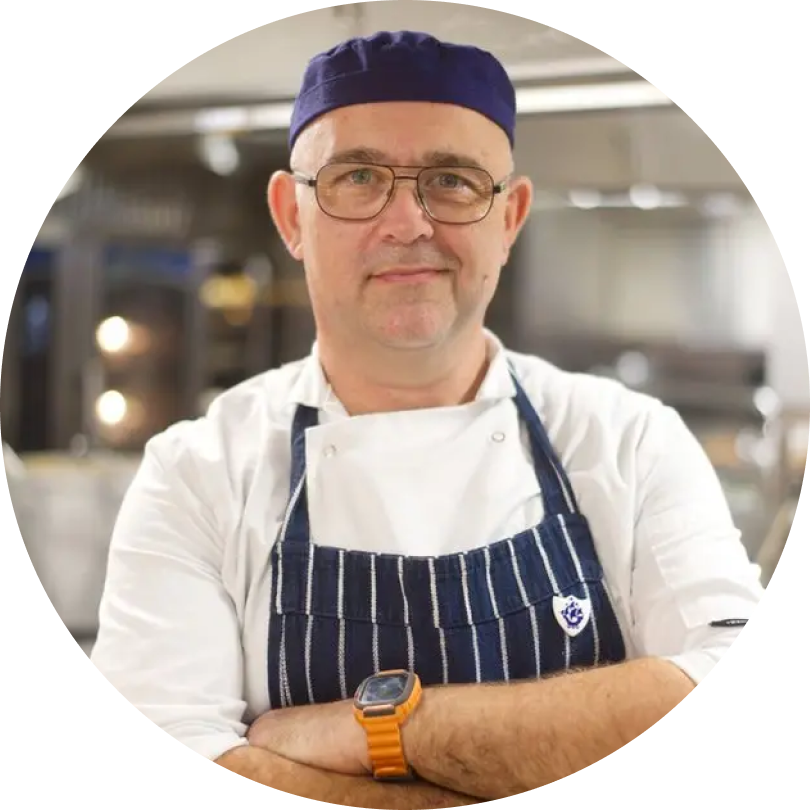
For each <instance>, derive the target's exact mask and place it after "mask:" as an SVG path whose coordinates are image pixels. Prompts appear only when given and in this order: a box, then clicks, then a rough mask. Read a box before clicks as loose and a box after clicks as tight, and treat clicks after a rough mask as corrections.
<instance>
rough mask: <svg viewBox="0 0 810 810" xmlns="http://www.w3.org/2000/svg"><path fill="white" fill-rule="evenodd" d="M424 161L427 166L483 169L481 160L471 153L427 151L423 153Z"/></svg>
mask: <svg viewBox="0 0 810 810" xmlns="http://www.w3.org/2000/svg"><path fill="white" fill-rule="evenodd" d="M422 162H423V164H424V165H425V166H469V167H471V168H475V169H483V168H484V166H483V165H482V164H481V161H479V160H476V159H475V158H474V157H471V156H470V155H462V154H459V153H458V152H443V151H436V152H427V153H425V154H424V155H422Z"/></svg>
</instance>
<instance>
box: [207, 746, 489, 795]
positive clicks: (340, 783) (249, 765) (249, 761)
mask: <svg viewBox="0 0 810 810" xmlns="http://www.w3.org/2000/svg"><path fill="white" fill-rule="evenodd" d="M216 763H217V764H218V765H221V766H222V767H223V768H227V769H228V770H229V771H232V772H234V773H237V774H239V775H240V776H244V777H246V778H247V779H252V780H253V781H254V782H259V783H260V784H263V785H267V786H268V787H272V788H276V789H277V790H283V791H284V792H285V793H292V794H293V795H295V796H301V797H303V798H305V799H314V800H315V801H321V802H330V803H332V804H342V805H348V806H349V807H379V808H390V810H422V809H423V808H439V807H462V806H463V805H468V804H476V803H477V802H478V800H477V799H474V798H472V797H470V796H464V795H462V794H460V793H454V792H453V791H450V790H445V789H443V788H440V787H437V786H436V785H431V784H428V783H427V782H422V781H417V782H412V783H407V784H386V783H384V782H375V781H374V780H373V779H370V778H369V777H368V776H350V775H345V774H339V773H332V772H329V771H324V770H322V769H319V768H312V767H309V766H307V765H300V764H298V763H296V762H291V761H290V760H288V759H285V758H284V757H281V756H278V755H277V754H272V753H270V752H269V751H265V750H263V749H261V748H256V747H254V746H252V745H247V746H241V747H239V748H234V749H233V750H231V751H228V752H227V753H226V754H223V755H222V756H221V757H219V758H218V759H217V760H216Z"/></svg>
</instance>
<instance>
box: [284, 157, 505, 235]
mask: <svg viewBox="0 0 810 810" xmlns="http://www.w3.org/2000/svg"><path fill="white" fill-rule="evenodd" d="M335 165H340V166H360V167H362V166H373V167H374V168H376V169H388V170H389V171H390V172H391V174H392V175H393V180H392V181H391V187H390V188H389V189H388V196H387V197H386V199H385V202H384V203H383V205H382V208H380V210H379V211H377V213H376V214H374V215H373V216H370V217H339V216H335V214H332V213H330V212H329V211H327V210H326V209H325V208H324V207H323V204H322V203H321V199H320V195H319V194H318V178H319V177H320V176H321V172H323V171H325V170H326V169H328V168H330V167H332V166H335ZM396 169H401V170H402V169H404V170H405V171H412V172H416V174H414V175H408V174H397V173H396V171H395V170H396ZM436 169H446V170H447V171H452V170H453V169H471V170H473V171H477V172H483V173H484V174H485V175H486V176H487V177H489V180H490V183H491V185H492V193H491V194H490V196H489V205H488V206H487V210H486V211H484V213H483V214H481V216H480V217H478V218H477V219H470V220H464V221H463V222H448V221H447V220H444V219H439V218H438V217H436V216H434V215H433V214H431V212H430V210H429V208H428V206H427V203H426V202H425V199H424V197H423V196H422V190H421V188H420V186H419V178H420V177H421V176H422V174H423V173H424V172H427V171H436ZM292 176H293V179H294V180H295V182H296V183H300V184H301V185H304V186H307V187H308V188H311V189H314V191H315V201H316V202H317V203H318V208H320V209H321V211H323V213H324V214H326V216H328V217H331V218H332V219H336V220H339V221H341V222H371V220H373V219H377V217H378V216H380V215H381V214H382V213H383V212H384V211H385V209H386V208H388V206H389V205H390V204H391V200H392V199H393V197H394V191H395V189H396V185H397V182H399V181H400V180H413V181H414V183H415V197H416V199H417V201H418V202H419V207H420V208H421V209H422V210H423V211H424V212H425V214H427V216H428V218H429V219H431V220H433V221H434V222H438V223H439V224H441V225H474V224H475V223H476V222H481V221H482V220H484V219H486V218H487V217H488V216H489V214H490V212H491V211H492V206H493V205H494V204H495V197H496V196H497V195H498V194H502V193H503V192H504V191H506V189H507V188H508V187H509V181H510V179H511V177H512V175H511V174H509V175H507V176H506V177H505V178H504V179H503V180H501V182H500V183H496V182H495V178H493V176H492V175H491V174H490V173H489V172H488V171H487V170H486V169H484V168H482V167H481V166H387V165H385V164H384V163H373V162H371V161H363V162H360V161H354V160H346V161H340V162H339V163H327V164H325V165H324V166H321V168H320V169H318V172H317V174H316V175H315V177H311V176H309V175H306V174H303V173H301V172H296V171H293V172H292Z"/></svg>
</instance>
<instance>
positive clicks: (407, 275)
mask: <svg viewBox="0 0 810 810" xmlns="http://www.w3.org/2000/svg"><path fill="white" fill-rule="evenodd" d="M447 272H448V271H447V270H445V269H444V268H443V267H391V268H389V269H387V270H382V271H380V272H379V273H374V274H373V275H372V277H371V278H372V280H373V281H381V282H384V283H388V284H396V283H400V284H401V283H406V284H418V283H423V282H426V281H433V280H434V279H436V278H439V277H440V276H443V275H445V274H446V273H447Z"/></svg>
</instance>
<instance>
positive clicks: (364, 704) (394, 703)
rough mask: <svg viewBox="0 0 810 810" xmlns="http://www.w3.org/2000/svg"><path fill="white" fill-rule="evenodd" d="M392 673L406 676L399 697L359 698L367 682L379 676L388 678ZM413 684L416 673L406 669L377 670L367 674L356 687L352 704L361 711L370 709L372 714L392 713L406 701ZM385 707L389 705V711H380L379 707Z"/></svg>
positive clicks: (414, 683) (414, 684) (411, 692)
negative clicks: (374, 672)
mask: <svg viewBox="0 0 810 810" xmlns="http://www.w3.org/2000/svg"><path fill="white" fill-rule="evenodd" d="M393 675H404V676H405V677H406V681H405V685H404V687H403V689H402V692H401V694H400V696H399V698H397V699H396V700H390V699H383V700H374V701H368V700H366V701H364V700H361V699H360V696H361V695H362V694H363V693H364V692H365V691H366V687H367V686H368V684H369V683H371V682H372V681H376V680H378V679H380V678H390V677H391V676H393ZM415 686H416V674H415V673H413V672H409V671H408V670H406V669H391V670H386V671H384V672H377V673H376V674H374V675H369V677H368V678H366V679H365V680H364V681H363V682H362V683H361V684H360V686H358V687H357V691H356V692H355V694H354V705H355V706H356V707H357V708H358V709H360V710H361V711H366V710H371V714H372V715H377V716H383V715H386V714H393V713H394V712H395V711H396V708H397V707H398V706H402V705H403V704H404V703H407V702H408V699H409V698H410V696H411V695H412V694H413V690H414V687H415ZM386 707H390V711H380V710H381V709H382V710H384V709H385V708H386Z"/></svg>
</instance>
